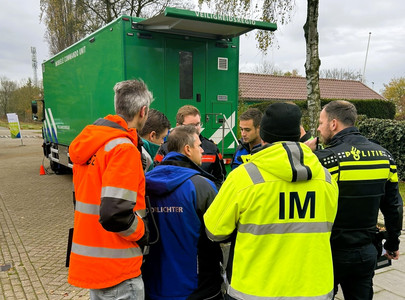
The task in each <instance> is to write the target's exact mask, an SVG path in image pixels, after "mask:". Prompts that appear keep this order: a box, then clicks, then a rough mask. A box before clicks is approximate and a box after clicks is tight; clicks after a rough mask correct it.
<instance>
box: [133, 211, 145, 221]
mask: <svg viewBox="0 0 405 300" xmlns="http://www.w3.org/2000/svg"><path fill="white" fill-rule="evenodd" d="M135 213H136V214H137V215H138V216H140V217H141V218H142V219H143V218H145V217H146V209H138V210H137V211H135Z"/></svg>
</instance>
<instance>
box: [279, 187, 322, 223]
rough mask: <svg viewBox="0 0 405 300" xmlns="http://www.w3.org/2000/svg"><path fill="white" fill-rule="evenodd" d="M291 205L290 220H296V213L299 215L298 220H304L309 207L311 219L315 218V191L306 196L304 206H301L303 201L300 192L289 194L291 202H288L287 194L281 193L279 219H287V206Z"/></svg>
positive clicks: (289, 210)
mask: <svg viewBox="0 0 405 300" xmlns="http://www.w3.org/2000/svg"><path fill="white" fill-rule="evenodd" d="M286 202H287V203H289V209H288V218H289V219H294V218H295V211H297V213H298V218H300V219H304V218H305V217H306V215H307V211H308V207H309V218H310V219H314V218H315V191H308V192H307V193H306V195H305V200H304V205H303V206H301V202H302V201H301V199H300V196H299V195H298V192H290V193H289V201H288V200H286V193H284V192H281V193H280V195H279V219H280V220H284V219H285V218H286V204H287V203H286Z"/></svg>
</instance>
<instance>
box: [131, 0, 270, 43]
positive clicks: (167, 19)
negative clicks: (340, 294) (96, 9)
mask: <svg viewBox="0 0 405 300" xmlns="http://www.w3.org/2000/svg"><path fill="white" fill-rule="evenodd" d="M134 27H135V28H137V29H141V30H148V31H158V32H166V33H173V34H181V35H188V36H196V37H203V38H210V39H224V38H233V37H236V36H240V35H242V34H244V33H246V32H249V31H251V30H253V29H262V30H271V31H274V30H276V29H277V25H276V24H274V23H267V22H262V21H256V20H250V19H245V18H241V17H236V16H228V15H223V14H212V13H205V12H198V11H190V10H184V9H178V8H171V7H167V8H166V9H165V11H164V13H162V14H160V15H157V16H155V17H152V18H150V19H146V20H143V21H140V22H138V23H134Z"/></svg>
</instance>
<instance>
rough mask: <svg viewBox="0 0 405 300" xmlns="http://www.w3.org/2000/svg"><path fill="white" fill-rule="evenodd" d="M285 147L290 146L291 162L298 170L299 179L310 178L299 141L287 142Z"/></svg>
mask: <svg viewBox="0 0 405 300" xmlns="http://www.w3.org/2000/svg"><path fill="white" fill-rule="evenodd" d="M284 147H286V148H288V149H289V150H290V152H291V159H292V161H290V163H291V164H292V165H293V167H294V168H295V170H296V171H297V181H304V180H308V179H309V173H308V169H307V168H306V167H305V166H304V165H303V164H302V163H301V151H300V148H299V146H298V144H297V143H285V144H284Z"/></svg>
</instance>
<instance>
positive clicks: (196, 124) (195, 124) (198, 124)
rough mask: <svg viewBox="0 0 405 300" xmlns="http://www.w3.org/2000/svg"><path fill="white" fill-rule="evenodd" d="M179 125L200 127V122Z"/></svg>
mask: <svg viewBox="0 0 405 300" xmlns="http://www.w3.org/2000/svg"><path fill="white" fill-rule="evenodd" d="M181 125H193V126H194V127H200V126H201V125H202V123H201V122H197V123H188V124H184V123H183V124H181Z"/></svg>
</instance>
